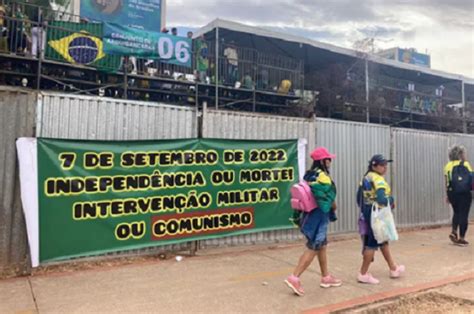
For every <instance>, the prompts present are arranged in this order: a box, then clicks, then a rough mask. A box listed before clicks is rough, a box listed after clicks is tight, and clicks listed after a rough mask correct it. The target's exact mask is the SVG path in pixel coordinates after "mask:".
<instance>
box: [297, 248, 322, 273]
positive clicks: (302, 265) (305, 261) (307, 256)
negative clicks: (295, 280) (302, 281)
mask: <svg viewBox="0 0 474 314" xmlns="http://www.w3.org/2000/svg"><path fill="white" fill-rule="evenodd" d="M316 254H318V251H314V250H310V249H306V251H304V253H303V255H301V257H300V259H299V261H298V265H297V266H296V268H295V270H294V271H293V275H295V276H296V277H300V276H301V274H302V273H303V272H304V271H305V270H306V269H307V268H308V267H309V265H311V263H312V262H313V259H314V257H315V256H316Z"/></svg>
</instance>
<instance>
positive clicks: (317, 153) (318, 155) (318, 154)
mask: <svg viewBox="0 0 474 314" xmlns="http://www.w3.org/2000/svg"><path fill="white" fill-rule="evenodd" d="M311 158H312V159H313V160H323V159H328V158H329V159H334V158H336V155H333V154H331V153H330V152H329V151H328V149H327V148H326V147H323V146H321V147H318V148H316V149H315V150H313V151H312V152H311Z"/></svg>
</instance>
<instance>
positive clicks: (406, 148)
mask: <svg viewBox="0 0 474 314" xmlns="http://www.w3.org/2000/svg"><path fill="white" fill-rule="evenodd" d="M197 117H198V115H197V114H196V111H195V109H194V108H188V107H178V106H168V105H162V104H154V103H149V102H146V103H145V102H134V101H125V100H121V99H117V100H113V99H107V98H103V99H102V98H97V97H88V96H76V95H66V94H56V93H41V94H40V95H38V97H37V95H36V94H35V93H26V92H24V91H20V90H16V89H8V88H4V87H2V89H1V90H0V122H1V124H0V144H1V146H0V276H2V274H5V273H7V272H15V273H17V274H20V273H22V272H24V271H27V270H28V265H29V262H28V260H27V251H28V250H27V239H26V233H25V223H24V218H23V213H22V210H21V202H20V189H19V182H18V174H17V172H18V167H17V158H16V149H15V139H16V138H17V137H20V136H34V135H35V134H36V135H37V136H41V137H54V138H70V139H104V140H131V139H173V138H192V137H197V136H198V128H199V127H198V123H197ZM35 118H36V122H35ZM201 125H202V135H203V137H205V138H228V139H262V140H265V139H296V138H306V139H308V142H309V144H308V151H311V150H312V149H313V148H314V147H315V146H316V145H318V146H326V147H327V148H329V150H330V151H331V152H334V153H335V154H337V157H336V159H335V161H334V163H333V169H332V176H333V178H334V179H335V181H336V184H337V187H338V199H337V202H338V216H339V220H338V222H336V223H334V224H331V227H330V232H332V233H336V232H337V233H339V232H349V231H355V230H356V228H357V217H358V210H359V209H358V208H357V205H356V204H355V192H356V188H357V185H358V182H359V180H360V179H361V177H362V175H363V174H364V173H365V171H366V167H367V163H368V159H369V158H370V156H372V155H373V154H375V153H382V154H385V155H387V156H391V157H393V158H394V159H395V162H394V163H393V165H392V167H391V169H390V170H391V171H390V175H389V181H390V183H391V186H392V187H393V190H394V196H395V198H396V203H397V209H396V211H395V213H396V219H397V222H398V224H399V225H400V226H419V225H430V224H439V223H446V222H449V219H450V217H451V212H450V210H449V208H448V207H447V206H446V205H445V204H444V202H443V201H444V186H443V173H442V169H443V166H444V164H445V163H446V162H447V151H448V147H449V146H450V145H453V144H463V145H465V146H466V148H467V150H468V153H470V154H471V155H470V156H469V157H470V158H471V160H472V157H473V156H474V136H473V135H464V134H445V133H433V132H422V131H416V130H408V129H391V128H389V127H386V126H380V125H372V124H365V123H356V122H347V121H337V120H329V119H316V120H313V119H301V118H289V117H281V116H271V115H264V114H253V113H242V112H230V111H215V110H204V112H203V117H202V124H201ZM35 127H36V132H35ZM308 165H309V160H308ZM289 210H290V209H289ZM300 238H301V235H300V233H299V232H298V230H296V229H292V230H278V231H269V232H259V233H255V234H249V235H242V236H234V237H226V238H222V239H215V240H206V241H201V243H200V244H201V247H207V246H217V245H219V246H220V245H223V246H225V245H239V244H253V243H263V242H278V241H286V240H296V239H300ZM190 245H191V244H181V245H172V246H166V247H157V248H151V249H147V250H134V251H131V252H130V251H129V252H127V253H126V254H144V253H154V252H159V251H163V250H182V249H189V248H190ZM122 254H123V253H121V252H118V253H117V254H114V255H122Z"/></svg>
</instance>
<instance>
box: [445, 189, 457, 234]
mask: <svg viewBox="0 0 474 314" xmlns="http://www.w3.org/2000/svg"><path fill="white" fill-rule="evenodd" d="M448 200H449V203H450V204H451V207H452V209H453V220H452V224H451V229H452V230H451V235H452V236H450V239H451V240H452V241H453V242H454V241H455V240H457V238H458V227H459V209H458V199H457V197H455V196H454V195H453V194H451V193H450V194H448Z"/></svg>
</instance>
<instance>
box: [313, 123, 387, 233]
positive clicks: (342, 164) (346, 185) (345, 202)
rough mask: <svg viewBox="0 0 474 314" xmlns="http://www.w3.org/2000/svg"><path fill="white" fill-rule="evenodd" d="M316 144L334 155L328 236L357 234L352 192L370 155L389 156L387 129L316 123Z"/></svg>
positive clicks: (354, 196) (361, 124)
mask: <svg viewBox="0 0 474 314" xmlns="http://www.w3.org/2000/svg"><path fill="white" fill-rule="evenodd" d="M316 123H317V124H316V125H317V132H316V144H317V146H325V147H327V148H328V149H329V151H330V152H331V153H334V154H336V158H335V160H334V162H333V164H332V167H333V169H332V171H331V176H332V178H333V180H334V181H335V183H336V187H337V199H336V203H337V205H338V209H337V215H338V220H337V221H336V222H335V223H331V224H330V227H329V232H331V233H340V232H350V231H356V230H357V220H358V218H359V212H360V210H359V208H358V207H357V203H356V191H357V187H358V184H359V182H360V180H361V179H362V177H363V175H364V173H365V172H366V171H367V166H368V161H369V159H370V157H371V156H372V155H374V154H377V153H379V154H384V155H385V156H389V155H390V128H389V127H387V126H381V125H375V124H367V123H358V122H348V121H337V120H330V119H317V122H316Z"/></svg>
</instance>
